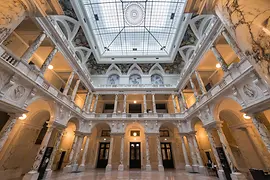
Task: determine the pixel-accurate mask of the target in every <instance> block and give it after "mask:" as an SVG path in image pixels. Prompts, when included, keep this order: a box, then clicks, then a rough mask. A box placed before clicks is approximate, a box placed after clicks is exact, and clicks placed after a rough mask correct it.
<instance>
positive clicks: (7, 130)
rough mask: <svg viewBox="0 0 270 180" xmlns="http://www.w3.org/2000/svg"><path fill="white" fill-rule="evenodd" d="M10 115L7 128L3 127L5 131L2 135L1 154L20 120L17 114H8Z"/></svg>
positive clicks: (0, 134) (0, 142)
mask: <svg viewBox="0 0 270 180" xmlns="http://www.w3.org/2000/svg"><path fill="white" fill-rule="evenodd" d="M8 115H9V119H8V121H7V122H6V124H5V126H4V127H3V129H2V131H1V133H0V152H1V150H2V148H3V147H4V145H5V143H6V141H7V139H8V136H9V134H10V132H11V131H12V129H13V127H14V125H15V123H16V121H17V118H18V115H16V114H8Z"/></svg>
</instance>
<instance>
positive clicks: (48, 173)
mask: <svg viewBox="0 0 270 180" xmlns="http://www.w3.org/2000/svg"><path fill="white" fill-rule="evenodd" d="M62 136H63V130H62V129H61V130H59V129H57V135H56V140H55V143H54V147H53V152H52V154H51V157H50V160H49V163H48V165H47V168H46V171H45V174H44V177H43V179H49V178H50V177H51V175H52V166H53V162H54V159H55V155H56V153H57V151H58V148H59V145H60V142H61V139H62Z"/></svg>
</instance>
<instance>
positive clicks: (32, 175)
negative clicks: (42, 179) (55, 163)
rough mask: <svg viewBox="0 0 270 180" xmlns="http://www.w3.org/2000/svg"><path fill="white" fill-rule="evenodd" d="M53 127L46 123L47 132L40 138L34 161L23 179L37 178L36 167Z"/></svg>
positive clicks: (38, 164)
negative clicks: (40, 141)
mask: <svg viewBox="0 0 270 180" xmlns="http://www.w3.org/2000/svg"><path fill="white" fill-rule="evenodd" d="M54 128H55V127H54V126H53V125H51V124H49V125H48V129H47V132H46V134H45V136H44V138H43V140H42V143H41V145H40V147H39V150H38V153H37V155H36V158H35V161H34V164H33V166H32V168H31V170H30V171H29V172H28V173H26V174H25V175H24V177H23V180H29V179H30V180H32V179H37V178H38V176H39V173H38V168H39V166H40V163H41V161H42V158H43V155H44V153H45V151H46V148H47V146H48V143H49V140H50V138H51V134H52V131H53V129H54Z"/></svg>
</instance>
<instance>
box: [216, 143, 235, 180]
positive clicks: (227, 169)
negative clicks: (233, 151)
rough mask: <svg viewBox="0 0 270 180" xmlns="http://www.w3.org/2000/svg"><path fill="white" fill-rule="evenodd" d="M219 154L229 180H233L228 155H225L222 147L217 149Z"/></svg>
mask: <svg viewBox="0 0 270 180" xmlns="http://www.w3.org/2000/svg"><path fill="white" fill-rule="evenodd" d="M216 149H217V153H218V157H219V159H220V162H221V165H222V168H223V170H224V173H225V176H226V179H227V180H231V169H230V166H229V163H228V161H227V158H226V155H225V153H224V150H223V148H222V147H217V148H216Z"/></svg>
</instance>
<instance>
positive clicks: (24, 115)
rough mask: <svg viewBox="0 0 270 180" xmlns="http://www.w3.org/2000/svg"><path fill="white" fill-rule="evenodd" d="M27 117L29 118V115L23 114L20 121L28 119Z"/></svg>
mask: <svg viewBox="0 0 270 180" xmlns="http://www.w3.org/2000/svg"><path fill="white" fill-rule="evenodd" d="M26 117H27V115H26V114H22V116H21V117H19V119H20V120H24V119H26Z"/></svg>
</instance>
